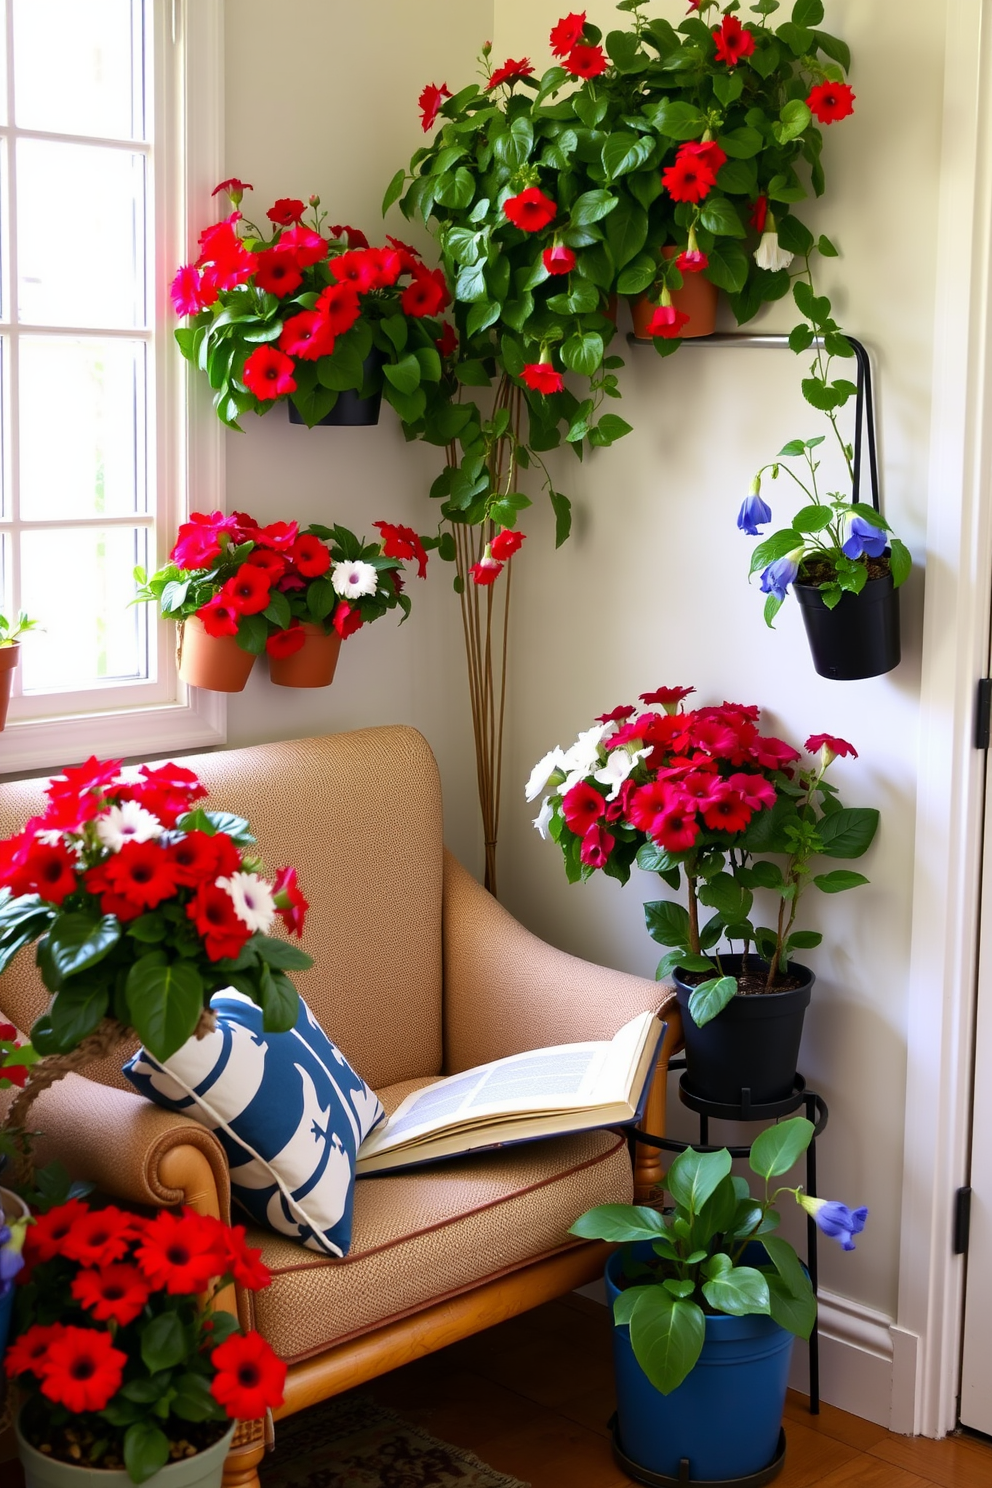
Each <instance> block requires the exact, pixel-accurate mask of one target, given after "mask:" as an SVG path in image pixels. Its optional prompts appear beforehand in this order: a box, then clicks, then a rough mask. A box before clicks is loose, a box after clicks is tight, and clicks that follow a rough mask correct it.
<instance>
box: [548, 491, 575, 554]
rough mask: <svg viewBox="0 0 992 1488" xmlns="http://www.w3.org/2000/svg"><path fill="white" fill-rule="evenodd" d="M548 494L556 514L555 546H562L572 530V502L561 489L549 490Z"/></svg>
mask: <svg viewBox="0 0 992 1488" xmlns="http://www.w3.org/2000/svg"><path fill="white" fill-rule="evenodd" d="M548 496H549V497H550V500H551V509H552V511H553V512H554V514H555V547H556V548H560V547H561V545H562V543H563V542H567V541H568V535H569V533H570V532H571V530H572V503H571V502H570V501H569V499H568V497H567V496H563V495H562V493H561V491H555V490H549V491H548Z"/></svg>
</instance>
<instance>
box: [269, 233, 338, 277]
mask: <svg viewBox="0 0 992 1488" xmlns="http://www.w3.org/2000/svg"><path fill="white" fill-rule="evenodd" d="M278 246H279V247H280V248H281V249H282V251H283V252H284V253H292V254H295V255H296V262H297V263H298V264H299V266H300V268H301V269H309V268H312V267H313V265H314V264H317V263H320V262H321V260H322V259H325V258H326V257H327V240H326V238H322V237H321V236H320V233H318V232H314V230H313V228H312V227H304V226H303V225H302V223H301V224H300V225H299V226H298V227H291V228H289V229H288V230H287V231H286V232H284V233H283V235H282V237H281V238H280V239H279V244H278Z"/></svg>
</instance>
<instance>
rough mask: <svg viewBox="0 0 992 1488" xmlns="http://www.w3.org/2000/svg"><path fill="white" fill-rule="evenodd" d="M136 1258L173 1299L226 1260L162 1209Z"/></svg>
mask: <svg viewBox="0 0 992 1488" xmlns="http://www.w3.org/2000/svg"><path fill="white" fill-rule="evenodd" d="M219 892H220V893H223V892H224V891H223V889H221V890H219ZM225 897H226V898H227V899H228V903H230V902H231V900H230V898H229V896H226V895H225ZM242 928H244V927H242ZM135 1258H136V1260H137V1263H138V1265H139V1267H140V1268H141V1274H142V1275H143V1276H144V1277H145V1279H146V1280H147V1281H149V1282H150V1283H151V1285H152V1287H154V1288H156V1289H158V1288H161V1289H162V1290H164V1291H166V1292H168V1293H169V1294H170V1295H171V1296H174V1297H181V1296H188V1295H189V1294H191V1293H196V1292H202V1291H204V1290H205V1288H206V1287H207V1285H208V1283H209V1282H210V1281H212V1280H213V1278H214V1277H216V1276H223V1274H224V1271H225V1269H226V1261H227V1256H226V1254H225V1251H224V1249H223V1248H222V1246H221V1244H220V1240H219V1237H218V1235H217V1233H216V1232H215V1231H214V1230H213V1228H212V1226H211V1225H210V1224H209V1222H206V1223H205V1222H204V1220H203V1219H202V1218H201V1216H200V1215H199V1214H195V1213H194V1212H193V1211H192V1210H191V1209H187V1210H184V1212H183V1213H182V1214H170V1213H169V1211H168V1210H165V1209H163V1210H160V1211H159V1212H158V1214H156V1215H155V1217H154V1219H150V1220H148V1221H147V1222H146V1224H145V1227H144V1235H143V1236H142V1240H141V1244H140V1245H139V1246H138V1249H137V1252H136V1257H135Z"/></svg>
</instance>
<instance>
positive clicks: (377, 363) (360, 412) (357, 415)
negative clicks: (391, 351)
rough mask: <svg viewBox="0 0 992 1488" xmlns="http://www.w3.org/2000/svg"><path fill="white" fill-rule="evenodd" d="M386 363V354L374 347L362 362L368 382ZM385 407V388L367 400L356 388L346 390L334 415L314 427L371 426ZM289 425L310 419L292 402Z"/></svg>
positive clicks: (350, 427) (304, 422) (375, 422)
mask: <svg viewBox="0 0 992 1488" xmlns="http://www.w3.org/2000/svg"><path fill="white" fill-rule="evenodd" d="M384 361H385V357H384V356H383V354H382V352H381V351H380V350H379V349H378V347H373V348H372V350H371V351H370V352H369V354H368V356H367V357H366V358H365V361H364V362H363V363H362V370H363V377H364V380H365V382H368V380H369V376H370V375H371V374H372V373H373V372H378V371H379V369H380V368H381V367H382V364H383V362H384ZM381 406H382V388H381V387H380V388H379V390H378V392H375V393H373V394H372V396H371V397H370V398H363V397H362V396H361V394H360V393H358V392H356V391H355V389H354V388H345V389H344V391H343V392H340V393H338V401H337V402H336V403H335V405H334V407H333V408H332V409H331V411H330V413H327V414H325V415H324V417H323V418H322V419H318V420H317V422H316V424H314V425H313V428H315V429H321V428H324V427H325V426H327V427H328V428H346V429H360V428H362V427H367V426H368V425H369V424H377V423H378V422H379V409H380V408H381ZM289 422H290V423H291V424H304V425H305V424H306V419H305V418H304V417H303V415H302V413H301V412H300V411H299V409H298V408H297V407H296V404H295V403H293V401H292V400H290V403H289Z"/></svg>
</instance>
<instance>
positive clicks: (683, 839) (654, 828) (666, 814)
mask: <svg viewBox="0 0 992 1488" xmlns="http://www.w3.org/2000/svg"><path fill="white" fill-rule="evenodd" d="M650 835H651V837H652V838H653V839H654V841H655V842H657V844H658V846H659V847H663V848H664V849H665V851H666V852H688V850H689V848H691V847H692V846H694V844H695V842H696V839H697V837H698V836H699V823H698V822H697V821H696V819H695V817H694V816H693V815H692V814H691V813H690V812H688V811H687V810H686V808H685V807H684V806H683V805H681V804H680V803H678V802H673V803H672V805H670V806H669V807H668V809H667V810H666V811H661V812H659V813H658V815H657V816H656V817H655V818H654V821H653V822H652V823H651V827H650Z"/></svg>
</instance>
